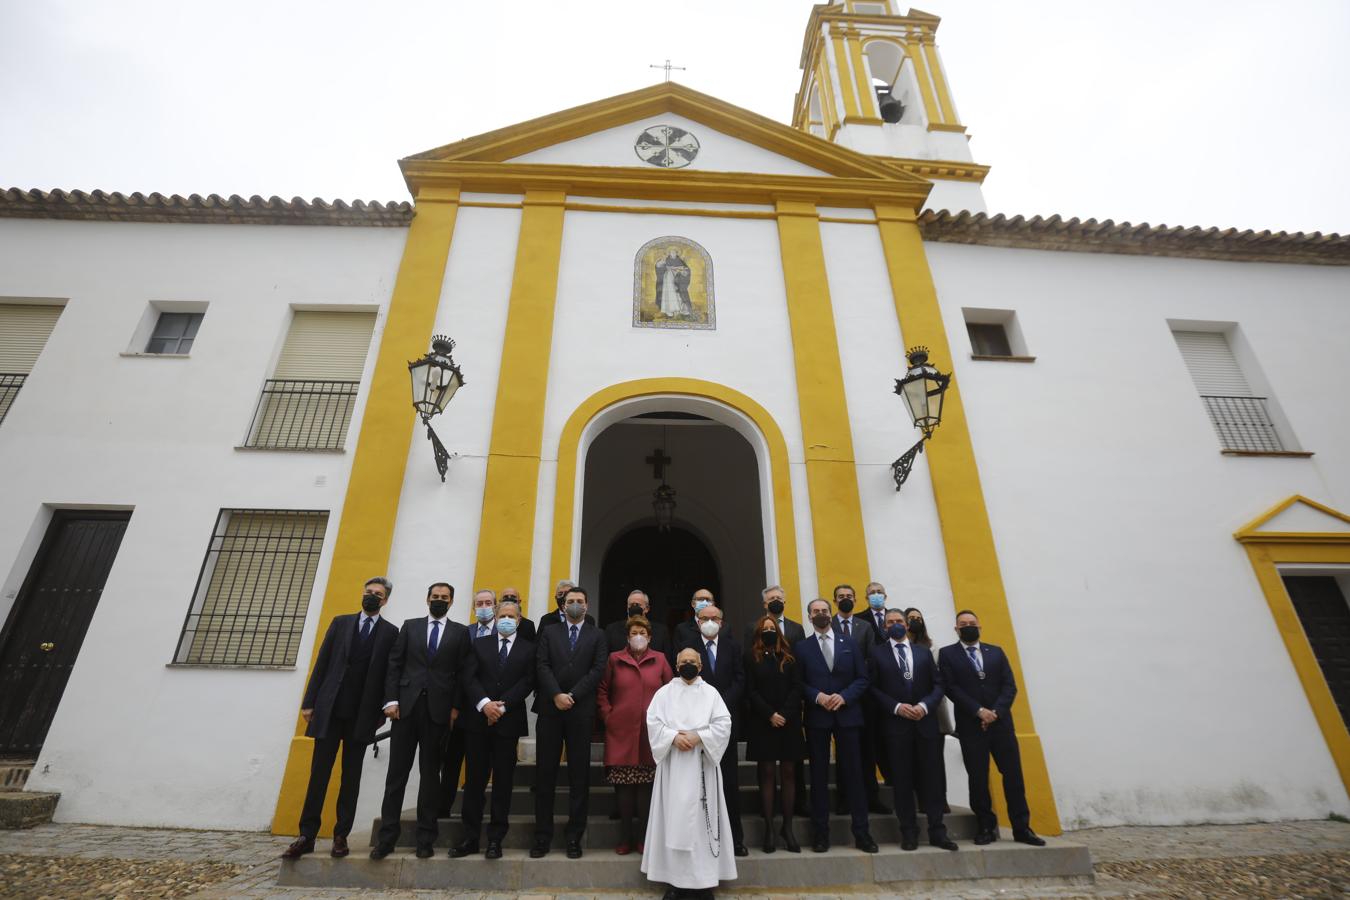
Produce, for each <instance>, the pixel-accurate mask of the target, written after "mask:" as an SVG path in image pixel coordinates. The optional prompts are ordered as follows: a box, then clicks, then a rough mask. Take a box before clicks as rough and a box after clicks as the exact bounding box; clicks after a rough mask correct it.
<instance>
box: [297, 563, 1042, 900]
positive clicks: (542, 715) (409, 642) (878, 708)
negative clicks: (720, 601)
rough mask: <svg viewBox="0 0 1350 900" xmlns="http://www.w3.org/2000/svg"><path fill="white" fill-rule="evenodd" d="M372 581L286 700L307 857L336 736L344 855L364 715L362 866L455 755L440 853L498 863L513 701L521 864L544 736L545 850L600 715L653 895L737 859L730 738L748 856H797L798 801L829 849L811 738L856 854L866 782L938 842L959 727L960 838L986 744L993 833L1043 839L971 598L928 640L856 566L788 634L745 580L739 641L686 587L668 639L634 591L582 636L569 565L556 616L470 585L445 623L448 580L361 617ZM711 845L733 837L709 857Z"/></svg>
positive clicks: (378, 599)
mask: <svg viewBox="0 0 1350 900" xmlns="http://www.w3.org/2000/svg"><path fill="white" fill-rule="evenodd" d="M392 590H393V585H392V583H391V582H389V580H388V579H386V578H383V577H377V578H372V579H370V580H369V581H367V582H366V583H365V585H364V590H363V593H362V598H361V611H360V612H358V613H353V614H350V615H341V616H337V617H335V618H334V620H333V622H332V623H331V625H330V627H329V629H328V633H327V634H326V635H325V637H324V640H323V643H322V645H321V647H320V649H319V654H318V657H317V658H316V660H315V665H314V669H313V672H312V674H311V676H310V679H309V682H308V685H307V687H306V690H305V695H304V699H303V701H302V704H301V715H302V716H303V717H304V719H305V721H306V723H307V728H306V734H307V735H308V736H310V737H312V738H314V751H313V760H312V763H311V769H310V781H309V787H308V791H307V793H306V797H305V803H304V807H303V810H302V812H301V816H300V823H299V824H300V828H299V830H300V836H299V837H298V838H296V840H295V841H294V842H293V843H292V844H291V845H290V847H288V848H287V849H286V851H285V852H284V853H283V857H285V858H291V859H294V858H298V857H300V856H303V855H304V854H306V853H310V852H313V850H314V841H315V837H316V836H317V834H318V830H319V824H320V816H321V811H322V808H323V804H324V798H325V793H326V790H327V786H328V781H329V778H330V776H331V774H332V767H333V763H334V761H335V760H336V759H337V756H338V753H339V752H341V754H342V773H341V779H340V783H339V790H338V797H337V823H336V826H335V828H334V832H333V847H332V851H331V853H332V855H333V856H335V857H343V856H346V855H348V853H349V852H350V848H349V847H348V845H347V836H348V835H349V834H350V832H351V829H352V825H353V822H354V819H355V813H356V800H357V791H358V788H359V784H360V778H361V765H362V760H363V758H364V752H365V748H366V747H367V745H369V744H370V743H371V742H372V741H373V740H374V739H375V735H376V731H377V729H378V727H379V726H380V724H382V723H383V722H384V721H385V720H388V721H390V723H391V734H390V748H389V768H388V775H387V778H386V782H385V793H384V799H383V804H382V807H381V826H380V830H379V832H378V834H377V835H376V836H375V840H374V846H373V848H372V849H371V851H370V856H371V858H372V859H383V858H384V857H386V856H388V855H389V854H390V853H392V852H393V850H394V847H395V845H396V844H397V841H398V837H399V833H400V827H401V823H400V818H401V812H402V807H403V801H404V793H405V790H406V787H407V782H408V777H409V774H410V772H411V770H412V765H413V761H414V759H416V760H417V763H418V767H419V772H420V784H419V788H418V796H417V833H416V855H417V856H418V857H419V858H427V857H430V856H432V855H433V854H434V849H433V847H434V844H435V841H436V838H437V834H438V825H437V818H438V817H439V816H444V815H446V814H448V810H449V807H450V804H451V803H452V802H453V799H454V796H455V793H456V791H457V790H458V786H459V776H460V769H461V766H462V767H463V771H464V785H463V802H462V805H461V817H462V821H463V826H464V828H463V837H462V840H461V841H460V842H459V843H457V844H456V845H455V846H454V847H453V848H451V850H450V856H451V857H454V858H461V857H465V856H469V855H473V854H478V853H480V852H484V855H485V856H486V858H488V859H497V858H500V857H501V855H502V842H503V839H504V838H505V836H506V833H507V829H508V815H509V812H510V802H511V794H512V787H513V783H514V775H515V768H516V762H517V758H518V742H519V740H520V738H521V737H524V736H526V735H527V734H528V733H529V720H528V717H527V715H526V706H525V704H526V702H527V701H528V699H529V698H530V697H531V696H533V698H534V700H533V706H532V710H533V711H534V712H535V713H536V714H537V719H536V724H535V737H536V780H535V785H534V789H533V795H534V835H533V841H532V844H531V847H530V850H529V855H530V857H532V858H540V857H543V856H546V855H547V854H548V853H549V852H550V851H551V849H552V845H553V830H554V827H553V814H554V794H555V790H556V787H557V781H558V776H559V770H560V769H561V767H562V758H563V754H564V752H565V753H566V760H567V782H568V809H567V820H566V826H565V829H564V839H565V844H566V854H567V856H568V858H571V859H576V858H579V857H581V856H582V852H583V851H582V838H583V835H584V833H585V829H586V822H587V816H588V812H589V799H590V791H591V787H590V780H589V770H590V759H591V754H590V748H591V742H592V739H593V736H594V735H596V734H597V733H598V732H599V731H601V730H603V735H604V774H605V780H606V782H607V783H608V784H609V785H611V786H612V787H613V789H614V793H615V797H616V806H617V810H618V819H619V822H620V835H621V837H620V840H619V843H618V844H617V846H616V847H615V848H614V849H615V852H616V853H619V854H621V855H626V854H629V853H632V852H635V851H636V852H638V853H641V854H642V871H643V872H645V873H646V874H647V875H648V876H649V877H650V878H651V879H652V880H653V881H661V882H666V883H668V884H670V885H672V889H671V895H672V896H673V894H674V892H679V891H689V890H699V891H706V890H709V889H711V888H712V887H714V886H716V884H717V882H718V881H720V880H729V879H733V878H735V877H736V866H735V861H734V858H733V857H738V856H746V855H747V854H748V848H747V847H746V845H745V839H744V831H743V828H742V824H741V817H742V810H741V808H740V806H741V804H740V793H741V792H740V784H739V777H738V763H739V758H738V754H737V750H736V747H737V742H738V741H740V740H744V741H745V744H746V759H747V760H749V761H753V762H755V763H756V769H757V777H758V782H759V801H760V809H759V813H760V814H761V815H762V817H763V819H764V829H763V847H762V849H763V851H764V852H766V853H773V852H775V851H776V850H777V848H778V846H779V844H780V842H781V845H782V846H783V847H784V848H785V849H787V850H788V851H789V852H794V853H797V852H800V851H801V845H800V844H799V842H798V839H797V836H796V831H795V827H794V823H793V819H794V817H796V816H799V815H801V814H803V813H805V812H806V811H807V808H808V804H807V803H806V796H804V794H806V793H809V813H808V814H809V817H810V822H811V830H810V836H809V840H810V844H811V849H812V850H814V851H815V852H825V851H827V850H829V848H830V829H829V816H830V798H829V767H830V760H831V742H832V741H833V746H834V758H835V765H836V777H837V784H838V792H837V796H838V802H837V805H836V810H835V811H836V812H838V813H845V812H847V814H848V815H849V816H850V822H851V828H852V833H853V838H854V845H855V846H856V847H857V848H858V849H860V850H863V851H864V852H868V853H875V852H877V850H878V847H877V843H876V841H875V840H874V839H873V838H872V836H871V833H870V829H869V826H868V816H869V814H872V813H874V814H889V813H890V812H891V809H890V808H889V807H887V806H886V804H885V803H884V802H883V800H882V797H881V782H882V781H884V783H885V784H887V785H888V786H889V787H890V789H891V794H892V801H893V803H894V812H895V815H896V816H897V818H898V820H899V825H900V834H901V841H900V843H901V847H902V848H903V849H904V850H915V849H917V848H918V835H919V827H918V814H919V812H922V814H923V816H924V817H925V819H926V825H927V836H928V842H929V843H930V844H932V845H933V846H936V847H940V848H943V849H946V850H957V849H958V848H957V845H956V843H955V842H954V841H952V840H951V838H950V837H949V836H948V834H947V829H946V827H945V825H944V824H943V816H944V813H945V811H946V774H945V770H944V765H943V740H944V738H945V735H946V734H948V733H955V735H956V737H957V738H958V740H959V741H960V746H961V753H962V758H963V760H964V763H965V768H966V772H967V777H968V780H969V788H970V804H971V808H972V810H973V812H974V813H975V816H976V820H977V835H976V838H975V843H976V844H988V843H990V842H992V841H995V840H997V839H998V821H997V818H996V816H995V814H994V811H993V806H992V800H991V797H990V792H989V761H990V758H991V756H992V758H993V760H994V763H995V764H996V765H997V766H998V769H999V772H1000V774H1001V775H1002V780H1003V790H1004V795H1005V799H1006V802H1007V811H1008V816H1009V819H1010V821H1011V823H1012V836H1013V839H1014V840H1016V841H1020V842H1022V843H1027V844H1032V845H1036V846H1039V845H1042V844H1044V841H1043V840H1042V839H1041V838H1040V837H1038V836H1037V835H1036V834H1035V833H1034V832H1033V831H1032V829H1031V827H1030V813H1029V810H1028V807H1027V802H1026V797H1025V791H1024V788H1023V782H1022V772H1021V762H1020V758H1019V755H1018V747H1017V739H1016V735H1015V732H1014V727H1013V721H1012V711H1011V707H1012V703H1013V699H1014V698H1015V696H1016V693H1017V687H1016V683H1015V681H1014V679H1013V674H1012V669H1011V667H1010V665H1009V663H1008V659H1007V656H1006V655H1005V654H1004V653H1003V652H1002V651H1001V650H1000V649H999V648H998V647H996V646H994V645H992V644H988V643H984V642H982V641H981V640H980V626H979V619H978V617H977V616H976V615H975V613H973V612H972V611H970V610H962V611H961V612H960V613H959V614H958V615H957V618H956V629H955V630H956V632H957V636H958V640H957V641H956V642H955V643H952V644H950V645H949V646H945V647H942V648H941V649H940V651H938V652H937V654H936V656H935V655H934V652H933V643H932V638H931V636H930V635H929V634H928V632H927V628H926V624H925V622H924V617H923V613H922V611H920V610H918V609H915V608H912V607H911V608H908V609H900V608H895V607H890V606H888V605H887V604H888V601H887V596H886V589H885V587H884V586H883V585H881V584H879V583H876V582H873V583H871V584H868V585H867V588H866V593H865V597H866V602H865V605H864V604H862V603H860V602H859V600H858V598H857V596H856V594H855V591H854V589H853V588H852V587H851V586H850V585H846V584H842V585H839V586H838V587H836V588H835V590H834V593H833V597H832V599H824V598H817V599H815V600H812V601H811V603H810V604H809V605H808V606H807V616H808V623H807V625H806V626H805V627H804V626H803V625H802V624H801V623H798V622H794V621H793V620H792V619H790V618H788V616H787V614H786V601H785V593H784V591H783V589H782V588H781V587H780V586H778V585H771V586H769V587H767V588H765V589H764V590H763V591H762V592H761V600H762V603H763V613H762V614H761V615H759V616H758V617H757V618H756V619H755V620H754V621H752V622H749V623H747V624H746V627H745V630H744V633H743V635H742V637H741V638H740V639H739V640H738V639H737V638H736V637H734V636H733V635H732V634H731V633H730V630H729V629H727V628H725V627H724V626H725V622H724V619H723V614H722V610H721V608H720V607H719V606H718V605H717V603H716V598H715V597H714V596H713V594H712V592H711V591H708V590H706V589H700V590H698V591H695V592H694V595H693V597H692V598H691V601H690V603H691V606H692V608H693V609H692V611H693V616H692V618H691V619H689V620H687V621H684V622H681V623H680V624H679V625H678V626H676V628H675V629H674V633H673V634H672V633H671V630H670V629H668V628H667V627H666V626H665V625H664V624H663V623H660V622H654V621H652V620H651V619H650V618H649V616H648V614H649V612H650V600H649V598H648V597H647V595H646V594H645V593H644V592H642V591H640V590H634V591H633V592H632V593H631V594H630V595H629V597H628V602H627V610H626V611H627V618H626V619H624V620H621V621H618V622H614V623H611V624H610V625H609V626H608V627H606V628H604V629H601V628H599V627H597V625H596V624H595V620H594V618H592V617H591V616H590V615H589V614H588V607H589V597H588V594H587V592H586V591H585V590H584V589H583V588H582V587H580V586H578V585H576V584H573V583H572V582H570V581H564V582H561V583H559V585H558V587H557V590H556V592H555V601H556V603H557V609H556V610H554V611H552V612H549V613H548V614H546V615H545V616H543V617H542V618H541V619H540V622H539V625H538V627H537V628H536V627H535V625H534V623H533V622H531V621H530V620H529V619H527V618H525V617H524V616H523V613H522V607H521V603H520V593H519V591H517V590H516V589H514V588H505V589H503V590H502V592H501V596H500V597H498V595H497V594H496V593H495V592H494V591H491V590H480V591H478V592H477V593H476V594H475V595H474V600H473V613H474V622H473V623H472V624H471V625H469V626H467V627H466V626H464V625H462V624H459V623H456V622H452V621H450V619H449V610H450V606H451V604H452V603H453V602H454V588H453V587H451V586H450V585H449V584H447V583H444V582H438V583H436V584H433V585H431V587H430V588H429V589H428V591H427V598H426V604H427V614H426V615H424V616H418V617H416V618H411V619H408V620H407V621H405V622H404V623H403V626H402V627H401V628H396V627H395V626H394V625H392V624H390V623H388V622H386V621H384V620H383V618H382V617H381V615H380V611H381V609H382V608H383V607H384V605H385V604H386V603H387V602H388V600H389V595H390V593H391V592H392ZM944 698H946V699H949V700H950V702H951V707H952V710H953V712H954V714H953V712H949V711H948V710H947V707H946V704H945V703H944ZM597 720H598V721H597ZM803 760H808V761H809V765H810V785H809V788H810V789H809V792H804V791H801V790H799V787H800V786H804V785H803V784H802V783H803V778H802V773H803ZM878 770H880V772H881V776H882V779H881V781H879V780H878V777H877V772H878ZM489 779H490V780H491V783H492V794H491V796H492V801H491V810H490V811H489V810H486V797H487V790H486V789H487V785H488V782H489ZM485 812H486V813H487V814H488V821H487V825H486V849H485V851H484V850H482V849H480V843H479V841H480V837H482V836H483V827H484V821H483V820H484V815H485ZM776 814H777V816H776ZM776 817H777V818H778V827H777V828H775V827H774V824H775V818H776ZM727 844H729V845H730V847H729V849H730V850H731V853H725V852H723V847H724V846H725V845H727Z"/></svg>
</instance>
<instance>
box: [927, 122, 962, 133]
mask: <svg viewBox="0 0 1350 900" xmlns="http://www.w3.org/2000/svg"><path fill="white" fill-rule="evenodd" d="M928 130H929V131H950V132H952V133H953V134H965V133H966V126H964V125H953V124H951V123H950V122H929V123H928Z"/></svg>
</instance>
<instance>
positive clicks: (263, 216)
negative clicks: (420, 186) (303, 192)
mask: <svg viewBox="0 0 1350 900" xmlns="http://www.w3.org/2000/svg"><path fill="white" fill-rule="evenodd" d="M0 218H18V219H77V220H82V221H97V222H191V223H195V224H217V225H361V226H376V227H379V226H393V227H405V226H407V224H408V223H409V222H410V221H411V220H412V204H411V203H408V202H402V203H379V202H376V203H367V202H365V201H364V200H357V201H355V202H352V203H347V202H346V201H345V200H337V201H334V202H333V203H329V202H327V201H326V200H320V199H317V198H315V199H314V200H304V199H302V198H300V197H294V198H292V199H290V200H283V199H282V198H280V197H268V198H266V199H264V198H262V197H259V196H257V195H254V196H252V197H249V198H248V199H244V198H243V197H240V196H239V195H237V194H232V195H230V196H229V197H222V196H220V195H219V194H208V195H207V196H205V197H203V196H202V195H200V194H193V195H192V196H190V197H182V196H179V195H178V194H172V195H169V196H165V195H164V194H158V193H156V194H142V193H139V192H137V193H135V194H119V193H105V192H104V191H94V192H92V193H85V192H84V191H59V190H58V191H38V190H32V191H22V190H19V189H18V188H10V189H8V190H6V191H5V192H4V193H3V194H0Z"/></svg>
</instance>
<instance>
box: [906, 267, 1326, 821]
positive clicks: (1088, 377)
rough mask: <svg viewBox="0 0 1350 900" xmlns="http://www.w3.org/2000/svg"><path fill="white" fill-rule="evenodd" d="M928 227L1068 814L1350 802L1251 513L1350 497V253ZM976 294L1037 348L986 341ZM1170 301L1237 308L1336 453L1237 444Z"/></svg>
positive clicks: (1182, 812)
mask: <svg viewBox="0 0 1350 900" xmlns="http://www.w3.org/2000/svg"><path fill="white" fill-rule="evenodd" d="M925 246H926V249H927V252H928V255H929V260H930V264H931V266H932V270H933V275H934V278H935V280H936V284H937V288H938V293H939V297H940V300H941V303H942V308H943V315H944V320H945V324H946V327H947V332H948V335H949V337H950V339H951V345H952V352H953V354H954V355H955V356H956V359H954V360H952V361H950V362H948V361H946V360H939V361H937V362H938V364H939V365H941V366H943V367H946V366H948V365H950V366H952V367H953V368H954V369H955V371H956V377H957V379H958V383H959V384H960V387H961V391H962V396H963V398H964V400H965V404H966V410H967V413H968V416H969V420H970V427H971V431H972V435H973V439H974V443H975V450H976V454H977V458H978V462H979V466H980V475H981V481H982V484H983V487H984V494H985V498H986V500H987V502H988V508H989V513H990V517H991V520H992V523H993V528H994V536H995V540H996V543H997V547H998V552H999V559H1000V563H1001V566H1002V570H1003V576H1004V580H1005V582H1006V585H1007V592H1008V600H1009V604H1010V605H1011V608H1012V613H1013V620H1014V622H1015V627H1016V629H1017V638H1018V643H1019V646H1020V648H1021V651H1022V659H1023V665H1024V670H1025V678H1026V684H1025V688H1026V690H1027V691H1028V693H1029V696H1030V698H1031V701H1032V703H1033V706H1034V711H1035V716H1036V725H1037V730H1038V731H1039V733H1040V735H1041V737H1042V739H1043V741H1044V746H1045V752H1046V757H1047V763H1048V765H1049V770H1050V775H1051V778H1052V780H1053V782H1054V787H1055V793H1056V799H1057V801H1058V803H1059V811H1060V816H1061V818H1062V819H1063V821H1064V824H1065V825H1066V827H1074V826H1078V825H1086V824H1097V825H1100V824H1114V823H1121V822H1146V823H1155V824H1168V823H1181V822H1201V821H1249V820H1257V819H1282V818H1323V817H1325V816H1326V815H1327V813H1328V812H1330V811H1333V810H1334V811H1337V812H1340V813H1345V812H1347V810H1348V809H1350V802H1347V798H1346V793H1345V790H1344V788H1343V787H1342V784H1341V780H1340V777H1339V775H1338V774H1337V771H1336V769H1335V767H1334V766H1333V764H1332V760H1331V757H1330V754H1329V752H1328V750H1327V746H1326V743H1325V741H1324V739H1323V737H1322V734H1321V731H1320V730H1319V728H1318V727H1317V724H1316V722H1315V721H1314V719H1313V716H1312V713H1311V711H1310V709H1309V706H1308V702H1307V699H1306V695H1305V694H1304V691H1303V688H1302V687H1301V685H1300V683H1299V680H1298V678H1297V676H1296V675H1295V673H1294V670H1293V667H1292V664H1291V663H1290V660H1289V656H1288V654H1287V653H1286V652H1285V650H1284V647H1283V644H1282V642H1281V641H1280V639H1279V637H1278V635H1277V634H1276V632H1275V628H1274V623H1273V622H1272V620H1271V615H1270V612H1269V609H1268V607H1267V604H1266V601H1265V599H1264V598H1263V596H1262V594H1261V592H1260V590H1259V589H1258V586H1257V583H1256V580H1255V578H1254V576H1253V573H1252V569H1251V565H1250V564H1249V562H1248V560H1247V558H1246V554H1245V553H1244V552H1243V551H1242V549H1241V547H1240V546H1239V545H1238V544H1237V542H1236V541H1234V540H1233V538H1232V533H1233V531H1234V530H1236V529H1237V528H1239V527H1240V526H1242V525H1243V524H1245V523H1246V522H1247V521H1249V520H1251V519H1252V518H1254V517H1256V516H1257V515H1259V514H1260V513H1262V512H1264V511H1266V510H1267V509H1269V508H1270V507H1271V506H1273V505H1274V504H1275V503H1277V502H1278V501H1280V500H1282V499H1284V498H1286V497H1288V496H1289V495H1290V494H1294V493H1301V494H1304V495H1306V496H1308V497H1311V498H1313V499H1315V500H1318V501H1319V502H1322V503H1326V504H1328V505H1330V506H1332V507H1335V508H1338V509H1342V510H1344V509H1346V508H1348V507H1350V417H1347V416H1345V415H1344V409H1345V402H1344V397H1343V396H1342V395H1343V386H1344V385H1345V384H1346V382H1347V380H1348V379H1350V363H1347V361H1346V356H1345V353H1344V345H1345V336H1346V334H1348V333H1350V306H1347V305H1346V303H1345V298H1346V296H1347V295H1348V294H1350V271H1347V270H1346V269H1344V268H1339V267H1324V266H1288V265H1271V264H1258V263H1225V262H1213V261H1205V260H1192V259H1164V258H1147V257H1127V256H1110V255H1095V254H1081V253H1052V252H1041V251H1027V250H1009V249H996V248H984V247H970V246H959V245H956V244H940V243H929V244H927V245H925ZM963 306H966V307H983V308H995V309H1008V310H1014V311H1015V312H1016V315H1017V319H1018V322H1019V324H1020V327H1021V331H1022V334H1023V336H1024V338H1025V341H1026V345H1027V352H1028V353H1030V354H1031V355H1034V356H1036V357H1037V359H1036V362H1035V363H1032V364H1017V363H1005V362H980V361H973V360H971V359H969V357H968V354H969V352H970V347H969V342H968V339H967V337H966V331H965V326H964V322H963V318H962V312H961V308H962V307H963ZM1169 319H1173V320H1176V319H1181V320H1193V321H1202V322H1229V323H1236V325H1237V327H1238V328H1239V329H1240V332H1241V335H1242V339H1243V340H1245V341H1246V342H1247V343H1248V344H1249V346H1250V349H1251V352H1252V355H1253V356H1254V358H1255V360H1256V361H1257V362H1258V363H1259V365H1260V367H1261V369H1262V370H1263V372H1264V375H1265V379H1266V380H1267V381H1268V383H1269V386H1270V390H1271V392H1272V393H1271V396H1272V397H1274V398H1275V399H1276V400H1277V401H1278V403H1279V404H1280V406H1281V407H1282V409H1283V412H1284V414H1285V416H1286V417H1287V419H1288V421H1289V422H1290V424H1291V425H1292V427H1293V430H1294V432H1295V433H1296V434H1297V437H1298V440H1299V442H1300V443H1301V445H1302V446H1303V448H1304V449H1307V450H1311V451H1313V452H1315V454H1316V455H1315V456H1313V457H1312V458H1310V459H1288V458H1232V457H1225V456H1222V455H1220V453H1219V450H1220V446H1219V442H1218V439H1217V437H1216V436H1215V434H1214V431H1213V429H1212V427H1211V426H1210V423H1209V420H1208V418H1207V416H1206V414H1205V411H1204V408H1203V406H1202V405H1201V402H1200V400H1199V398H1198V396H1197V393H1196V390H1195V388H1194V386H1193V383H1192V382H1191V379H1190V377H1189V375H1188V373H1187V370H1186V368H1185V365H1184V363H1183V362H1182V359H1181V355H1180V353H1179V351H1178V350H1177V346H1176V344H1175V342H1174V341H1173V338H1172V336H1171V333H1170V331H1169V326H1168V320H1169ZM941 439H942V435H941V431H940V430H939V432H938V434H937V436H936V438H935V440H939V441H940V440H941ZM908 489H909V487H908V486H906V490H908Z"/></svg>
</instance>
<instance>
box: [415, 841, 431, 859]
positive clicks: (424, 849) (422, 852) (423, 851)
mask: <svg viewBox="0 0 1350 900" xmlns="http://www.w3.org/2000/svg"><path fill="white" fill-rule="evenodd" d="M415 855H416V856H417V858H418V859H431V858H432V857H433V856H435V855H436V848H435V847H433V846H431V845H430V844H418V845H417V853H416V854H415Z"/></svg>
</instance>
